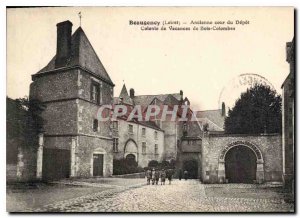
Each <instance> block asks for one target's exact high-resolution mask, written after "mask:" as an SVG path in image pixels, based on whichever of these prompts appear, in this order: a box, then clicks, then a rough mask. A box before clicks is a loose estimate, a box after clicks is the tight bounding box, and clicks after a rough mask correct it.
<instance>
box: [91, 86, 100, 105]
mask: <svg viewBox="0 0 300 218" xmlns="http://www.w3.org/2000/svg"><path fill="white" fill-rule="evenodd" d="M91 101H92V102H94V103H96V104H100V84H99V83H97V82H95V81H92V85H91Z"/></svg>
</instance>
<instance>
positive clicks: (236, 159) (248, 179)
mask: <svg viewBox="0 0 300 218" xmlns="http://www.w3.org/2000/svg"><path fill="white" fill-rule="evenodd" d="M256 166H257V164H256V156H255V153H254V152H253V151H252V150H251V149H250V148H248V147H246V146H242V145H240V146H235V147H233V148H231V149H230V150H229V151H228V152H227V154H226V156H225V175H226V179H228V182H229V183H253V182H254V180H256Z"/></svg>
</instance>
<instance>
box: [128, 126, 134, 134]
mask: <svg viewBox="0 0 300 218" xmlns="http://www.w3.org/2000/svg"><path fill="white" fill-rule="evenodd" d="M128 132H129V133H131V134H133V125H131V124H129V125H128Z"/></svg>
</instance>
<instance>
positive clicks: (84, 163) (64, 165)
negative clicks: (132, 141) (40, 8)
mask: <svg viewBox="0 0 300 218" xmlns="http://www.w3.org/2000/svg"><path fill="white" fill-rule="evenodd" d="M32 80H33V82H32V83H31V85H30V98H31V99H38V100H40V101H42V102H44V103H45V104H46V110H45V111H44V112H43V118H44V119H45V120H46V123H45V127H44V129H45V132H44V140H43V144H42V145H41V146H42V147H41V148H40V149H39V152H38V155H37V158H38V160H37V162H38V165H39V166H40V167H39V166H37V172H36V173H37V177H43V178H44V179H48V178H51V179H52V178H62V177H63V178H64V177H85V176H109V175H111V174H112V167H113V166H112V159H113V154H112V147H113V146H112V144H113V141H112V138H111V135H110V123H108V122H98V121H97V120H96V119H95V114H96V112H97V110H98V108H99V106H100V105H102V104H111V103H112V101H113V87H114V84H113V82H112V81H111V79H110V77H109V75H108V74H107V72H106V70H105V68H104V66H103V65H102V63H101V61H100V60H99V58H98V56H97V54H96V53H95V51H94V49H93V47H92V45H91V43H90V42H89V40H88V38H87V36H86V35H85V33H84V31H83V30H82V28H81V27H79V28H78V29H77V30H76V31H75V32H74V34H73V35H72V23H71V22H70V21H65V22H61V23H58V24H57V49H56V55H55V56H54V57H53V58H52V60H51V61H50V62H49V63H48V65H47V66H46V67H44V68H43V69H41V70H40V71H39V72H37V73H36V74H34V75H32Z"/></svg>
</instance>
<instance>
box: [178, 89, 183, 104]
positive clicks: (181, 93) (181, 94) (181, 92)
mask: <svg viewBox="0 0 300 218" xmlns="http://www.w3.org/2000/svg"><path fill="white" fill-rule="evenodd" d="M179 94H180V96H181V99H180V100H181V101H182V100H183V91H182V90H180V92H179Z"/></svg>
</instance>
